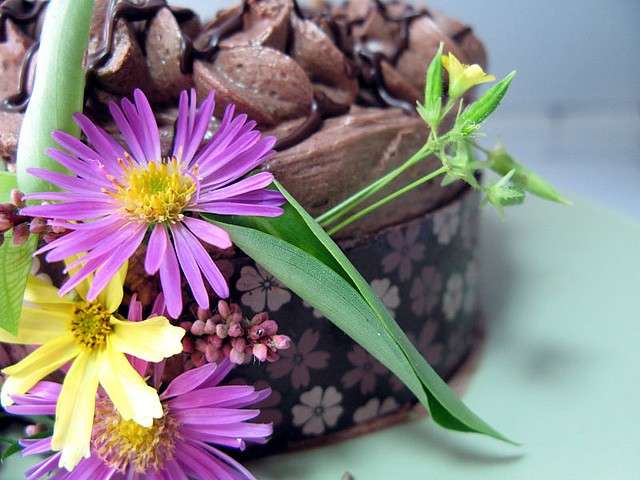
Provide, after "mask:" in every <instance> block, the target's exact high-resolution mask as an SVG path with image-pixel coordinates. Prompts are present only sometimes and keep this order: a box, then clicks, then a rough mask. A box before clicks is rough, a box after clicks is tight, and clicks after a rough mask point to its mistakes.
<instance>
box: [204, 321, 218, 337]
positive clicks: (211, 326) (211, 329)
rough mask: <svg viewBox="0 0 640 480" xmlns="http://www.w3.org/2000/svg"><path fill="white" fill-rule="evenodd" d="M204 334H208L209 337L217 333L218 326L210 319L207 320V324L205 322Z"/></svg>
mask: <svg viewBox="0 0 640 480" xmlns="http://www.w3.org/2000/svg"><path fill="white" fill-rule="evenodd" d="M204 333H206V334H207V335H213V334H214V333H216V324H215V323H214V322H213V320H212V319H210V318H209V319H207V321H206V322H204Z"/></svg>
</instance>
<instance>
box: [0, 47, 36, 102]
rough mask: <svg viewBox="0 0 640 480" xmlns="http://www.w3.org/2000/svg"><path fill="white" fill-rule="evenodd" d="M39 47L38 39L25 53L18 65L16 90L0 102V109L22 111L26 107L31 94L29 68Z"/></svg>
mask: <svg viewBox="0 0 640 480" xmlns="http://www.w3.org/2000/svg"><path fill="white" fill-rule="evenodd" d="M39 48H40V41H35V42H33V44H31V46H30V47H29V50H27V52H26V53H25V55H24V59H23V60H22V64H21V65H20V76H19V77H18V91H17V92H16V93H14V94H13V95H10V96H9V97H7V98H5V99H4V100H2V101H1V102H0V110H2V111H5V112H24V111H25V110H26V109H27V105H28V104H29V99H30V98H31V94H30V93H29V90H28V88H29V85H28V83H29V70H31V64H32V63H33V60H34V58H35V55H36V53H37V52H38V49H39Z"/></svg>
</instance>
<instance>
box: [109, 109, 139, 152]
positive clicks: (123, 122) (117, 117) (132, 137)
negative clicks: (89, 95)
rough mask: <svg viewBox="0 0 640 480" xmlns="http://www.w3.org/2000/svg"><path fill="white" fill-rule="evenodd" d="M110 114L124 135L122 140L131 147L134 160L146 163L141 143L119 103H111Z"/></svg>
mask: <svg viewBox="0 0 640 480" xmlns="http://www.w3.org/2000/svg"><path fill="white" fill-rule="evenodd" d="M109 112H110V113H111V116H112V117H113V121H114V122H115V123H116V126H117V127H118V129H119V130H120V133H122V138H123V139H124V141H125V142H126V144H127V146H128V147H129V150H130V151H131V154H132V155H133V158H134V159H135V160H136V161H137V162H138V163H144V159H145V156H144V152H143V151H142V147H141V146H140V141H139V140H138V137H137V136H136V134H135V132H134V131H133V128H132V127H131V124H130V123H129V121H128V120H127V118H126V117H125V115H124V112H123V111H122V109H121V108H120V107H119V106H118V104H117V103H115V102H109Z"/></svg>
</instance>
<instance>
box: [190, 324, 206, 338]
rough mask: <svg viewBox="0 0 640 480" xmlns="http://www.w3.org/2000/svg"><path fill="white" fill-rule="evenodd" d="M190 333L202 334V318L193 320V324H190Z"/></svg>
mask: <svg viewBox="0 0 640 480" xmlns="http://www.w3.org/2000/svg"><path fill="white" fill-rule="evenodd" d="M191 333H193V334H194V335H197V336H200V335H202V334H204V322H203V321H202V320H196V321H195V322H193V325H191Z"/></svg>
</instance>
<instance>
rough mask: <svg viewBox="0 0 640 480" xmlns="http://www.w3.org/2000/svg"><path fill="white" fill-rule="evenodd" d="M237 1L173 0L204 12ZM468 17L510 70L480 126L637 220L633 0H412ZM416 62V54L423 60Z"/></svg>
mask: <svg viewBox="0 0 640 480" xmlns="http://www.w3.org/2000/svg"><path fill="white" fill-rule="evenodd" d="M238 1H239V0H191V1H188V0H179V1H178V0H176V1H174V2H173V3H176V4H180V5H184V6H189V7H191V8H194V9H196V10H198V11H199V13H200V14H201V15H202V16H204V17H208V16H210V15H211V14H212V13H213V12H214V11H215V10H217V9H219V8H221V7H223V6H227V5H233V4H235V3H238ZM416 4H423V5H428V6H430V7H433V8H437V9H440V10H442V11H443V12H445V13H447V14H449V15H451V16H455V17H457V18H459V19H461V20H462V21H464V22H467V23H469V24H471V25H472V26H473V27H474V29H475V31H476V33H477V34H478V36H479V37H480V38H481V39H482V40H483V41H484V42H485V45H486V47H487V49H488V51H489V59H490V68H489V70H490V72H491V73H494V74H496V75H497V76H502V75H504V74H506V73H508V72H509V71H511V70H513V69H516V70H518V76H517V77H516V80H515V82H514V84H513V86H512V89H511V91H510V92H509V95H508V97H507V99H506V100H505V102H504V104H503V106H502V107H501V110H500V111H499V113H498V114H496V115H495V116H494V118H493V119H492V121H491V124H490V125H488V128H486V129H485V131H486V132H488V133H490V137H488V138H487V139H486V142H487V143H489V144H491V143H494V142H495V141H497V140H498V139H499V140H502V141H503V142H504V143H505V144H506V145H507V146H508V147H509V149H510V150H511V152H512V153H513V154H514V155H516V156H517V157H518V158H519V159H520V160H522V161H523V162H524V163H526V164H527V165H529V166H531V167H532V168H535V169H536V170H537V171H538V172H539V173H541V174H543V175H545V176H547V178H549V179H550V180H552V181H553V182H555V183H556V185H557V186H558V187H559V188H560V189H561V190H563V192H564V193H566V194H567V195H569V196H572V195H574V196H579V197H584V198H588V199H591V200H594V201H596V202H598V203H601V204H605V205H607V206H609V207H610V208H612V209H615V210H617V211H619V212H622V213H624V214H626V215H628V216H633V217H635V218H636V219H637V220H640V53H639V51H638V48H639V47H640V0H610V1H606V0H565V1H557V0H555V1H554V0H536V1H510V0H493V1H492V2H479V1H470V0H466V1H464V0H432V1H430V2H423V1H416ZM425 61H426V59H425Z"/></svg>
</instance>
